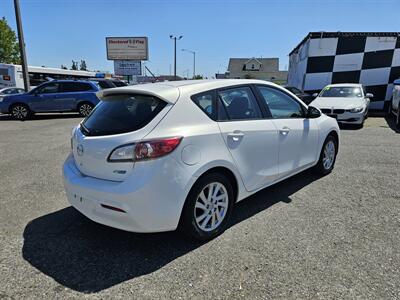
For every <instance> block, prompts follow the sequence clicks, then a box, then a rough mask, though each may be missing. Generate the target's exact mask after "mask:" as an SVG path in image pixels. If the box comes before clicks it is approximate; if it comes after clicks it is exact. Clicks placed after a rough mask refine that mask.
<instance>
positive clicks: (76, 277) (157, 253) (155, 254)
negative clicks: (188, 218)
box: [22, 171, 319, 293]
mask: <svg viewBox="0 0 400 300" xmlns="http://www.w3.org/2000/svg"><path fill="white" fill-rule="evenodd" d="M318 178H319V177H318V176H316V175H314V174H313V173H312V172H311V171H305V172H302V173H300V174H298V175H296V176H294V177H292V178H290V179H288V180H285V181H283V182H281V183H278V184H276V185H274V186H272V187H269V188H266V189H264V190H262V191H260V192H258V193H256V194H254V195H252V196H251V197H249V198H248V199H246V200H244V201H241V202H239V203H237V204H236V206H237V207H236V209H235V210H234V211H233V214H232V219H231V223H230V227H232V226H235V225H236V224H238V223H240V222H242V221H244V220H246V219H248V218H251V217H252V216H254V215H255V214H257V213H259V212H261V211H263V210H265V209H268V208H269V207H271V206H272V205H274V204H276V203H278V202H284V203H290V202H291V198H290V196H291V195H292V194H294V193H296V192H297V191H299V190H300V189H302V188H303V187H304V186H307V185H308V184H310V183H311V182H313V181H315V180H317V179H318ZM23 237H24V244H23V248H22V255H23V258H24V259H25V260H26V261H28V262H29V263H30V264H31V265H32V266H34V267H35V268H37V269H38V270H39V271H41V272H43V273H44V274H46V275H48V276H50V277H52V278H53V279H54V280H56V281H57V282H58V283H60V284H61V285H63V286H65V287H68V288H70V289H73V290H76V291H79V292H83V293H94V292H98V291H101V290H104V289H107V288H110V287H112V286H114V285H116V284H119V283H122V282H124V281H126V280H130V279H133V278H136V277H139V276H142V275H146V274H149V273H152V272H154V271H156V270H158V269H160V268H162V267H163V266H165V265H166V264H168V263H170V262H171V261H173V260H175V259H176V258H178V257H180V256H183V255H185V254H186V253H188V252H190V251H192V250H194V249H196V248H198V247H200V246H202V243H201V242H195V241H191V240H188V239H187V238H185V237H184V236H182V235H181V234H179V233H178V232H166V233H155V234H138V233H130V232H125V231H121V230H117V229H113V228H110V227H107V226H103V225H100V224H97V223H95V222H92V221H90V220H89V219H87V218H86V217H84V216H83V215H81V214H80V213H79V212H77V211H76V210H75V209H74V208H72V207H67V208H64V209H61V210H59V211H56V212H53V213H50V214H48V215H44V216H42V217H39V218H37V219H34V220H32V221H31V222H29V223H28V224H27V225H26V227H25V230H24V233H23Z"/></svg>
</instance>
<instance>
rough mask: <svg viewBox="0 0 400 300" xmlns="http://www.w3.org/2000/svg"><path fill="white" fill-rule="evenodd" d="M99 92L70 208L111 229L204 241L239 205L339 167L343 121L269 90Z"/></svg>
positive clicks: (245, 86) (162, 87)
mask: <svg viewBox="0 0 400 300" xmlns="http://www.w3.org/2000/svg"><path fill="white" fill-rule="evenodd" d="M99 95H100V96H99V97H100V99H101V100H102V101H101V102H100V103H99V105H97V106H96V108H95V109H94V110H93V112H92V113H91V114H90V115H89V117H87V118H86V119H85V120H83V121H82V122H81V123H80V124H79V126H77V127H76V128H75V129H73V131H72V138H71V147H72V149H71V154H70V155H69V156H68V158H67V159H66V161H65V163H64V166H63V177H64V186H65V189H66V195H67V198H68V200H69V202H70V203H71V204H72V205H73V206H74V207H75V208H76V209H77V210H78V211H80V212H81V213H82V214H84V215H86V216H87V217H88V218H90V219H92V220H93V221H96V222H98V223H101V224H105V225H108V226H111V227H115V228H119V229H123V230H127V231H133V232H159V231H169V230H174V229H176V228H177V227H179V228H181V229H182V230H183V231H184V232H185V233H187V234H188V235H189V236H191V237H194V238H196V239H200V240H207V239H210V238H213V237H215V236H216V235H218V234H219V233H221V232H222V231H223V230H224V229H225V228H226V227H227V224H228V220H229V217H230V215H231V212H232V210H233V208H234V204H235V203H236V202H237V201H240V200H243V199H245V198H246V197H248V196H250V195H251V194H254V193H255V192H257V191H259V190H261V189H263V188H265V187H267V186H269V185H272V184H274V183H277V182H279V181H281V180H283V179H285V178H288V177H290V176H292V175H294V174H296V173H299V172H301V171H303V170H305V169H308V168H311V167H314V169H315V170H316V171H318V172H319V173H321V174H328V173H330V172H331V171H332V169H333V167H334V164H335V159H336V154H337V152H338V146H339V127H338V125H337V122H336V121H335V120H334V119H332V118H329V117H327V116H326V115H323V114H321V112H320V111H319V110H318V109H316V108H313V107H307V106H306V105H305V104H304V103H303V102H302V101H301V100H299V99H298V98H297V97H295V96H293V94H290V93H288V92H287V91H286V90H285V89H284V88H282V87H280V86H278V85H275V84H273V83H268V82H265V81H261V80H235V79H233V80H232V79H230V80H229V79H226V80H224V79H217V80H196V81H175V82H168V83H154V84H144V85H136V86H132V87H127V88H118V89H108V90H103V91H101V92H100V93H99Z"/></svg>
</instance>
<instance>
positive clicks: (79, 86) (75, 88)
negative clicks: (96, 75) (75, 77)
mask: <svg viewBox="0 0 400 300" xmlns="http://www.w3.org/2000/svg"><path fill="white" fill-rule="evenodd" d="M92 89H93V88H92V86H91V85H90V84H89V83H84V82H62V83H61V90H62V92H67V93H68V92H84V91H90V90H92Z"/></svg>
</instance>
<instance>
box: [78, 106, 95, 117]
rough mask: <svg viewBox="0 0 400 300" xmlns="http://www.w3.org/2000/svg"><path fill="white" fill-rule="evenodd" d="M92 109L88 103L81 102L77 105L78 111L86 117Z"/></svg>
mask: <svg viewBox="0 0 400 300" xmlns="http://www.w3.org/2000/svg"><path fill="white" fill-rule="evenodd" d="M91 111H92V106H91V105H90V104H82V105H81V106H80V107H79V113H80V114H81V115H82V116H84V117H87V116H88V115H89V114H90V113H91Z"/></svg>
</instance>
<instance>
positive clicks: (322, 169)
mask: <svg viewBox="0 0 400 300" xmlns="http://www.w3.org/2000/svg"><path fill="white" fill-rule="evenodd" d="M328 145H329V146H328ZM331 145H333V149H332V148H331V147H332V146H331ZM328 148H329V149H328ZM337 149H338V143H337V140H336V138H335V137H334V136H333V135H328V137H327V138H326V140H325V142H324V145H323V146H322V149H321V154H320V156H319V160H318V163H317V164H316V166H315V167H314V171H315V172H316V173H318V174H320V175H328V174H329V173H331V172H332V170H333V168H334V167H335V162H336V156H337ZM325 150H327V151H328V152H326V153H325ZM332 150H333V154H332V152H331V151H332ZM327 156H328V157H327ZM325 158H328V159H330V163H328V162H327V161H326V160H325ZM324 161H326V163H324Z"/></svg>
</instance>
